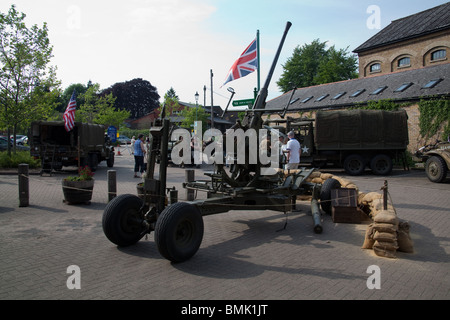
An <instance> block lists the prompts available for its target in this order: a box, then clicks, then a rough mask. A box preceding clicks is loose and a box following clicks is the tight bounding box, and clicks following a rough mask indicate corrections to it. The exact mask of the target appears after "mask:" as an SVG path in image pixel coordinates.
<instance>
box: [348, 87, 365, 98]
mask: <svg viewBox="0 0 450 320" xmlns="http://www.w3.org/2000/svg"><path fill="white" fill-rule="evenodd" d="M364 91H366V89H360V90H358V91H356V92H355V93H354V94H352V95H351V96H350V97H352V98H355V97H357V96H359V95H360V94H361V93H363V92H364Z"/></svg>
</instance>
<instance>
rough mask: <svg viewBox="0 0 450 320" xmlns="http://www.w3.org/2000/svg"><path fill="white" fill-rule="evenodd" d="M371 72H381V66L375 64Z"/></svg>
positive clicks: (371, 67)
mask: <svg viewBox="0 0 450 320" xmlns="http://www.w3.org/2000/svg"><path fill="white" fill-rule="evenodd" d="M370 72H381V64H380V63H374V64H372V65H371V66H370Z"/></svg>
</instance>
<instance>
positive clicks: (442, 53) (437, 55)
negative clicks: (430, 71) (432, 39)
mask: <svg viewBox="0 0 450 320" xmlns="http://www.w3.org/2000/svg"><path fill="white" fill-rule="evenodd" d="M446 57H447V51H446V50H445V49H441V50H436V51H433V52H432V53H431V61H436V60H443V59H445V58H446Z"/></svg>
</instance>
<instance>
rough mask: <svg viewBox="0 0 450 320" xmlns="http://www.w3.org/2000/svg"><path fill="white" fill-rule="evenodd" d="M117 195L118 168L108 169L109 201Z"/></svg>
mask: <svg viewBox="0 0 450 320" xmlns="http://www.w3.org/2000/svg"><path fill="white" fill-rule="evenodd" d="M115 197H117V179H116V170H108V202H109V201H111V200H112V199H114V198H115Z"/></svg>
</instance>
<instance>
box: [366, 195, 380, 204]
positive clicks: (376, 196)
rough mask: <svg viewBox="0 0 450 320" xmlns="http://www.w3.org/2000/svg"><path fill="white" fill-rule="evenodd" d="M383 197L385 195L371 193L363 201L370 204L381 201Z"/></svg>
mask: <svg viewBox="0 0 450 320" xmlns="http://www.w3.org/2000/svg"><path fill="white" fill-rule="evenodd" d="M382 197H383V195H382V194H381V193H378V192H369V193H367V194H366V195H365V196H364V198H363V199H362V201H363V202H364V204H368V203H369V202H372V201H373V200H374V199H380V198H382Z"/></svg>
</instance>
